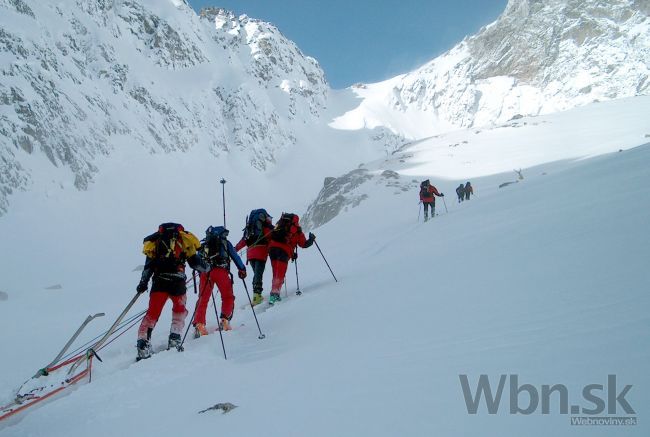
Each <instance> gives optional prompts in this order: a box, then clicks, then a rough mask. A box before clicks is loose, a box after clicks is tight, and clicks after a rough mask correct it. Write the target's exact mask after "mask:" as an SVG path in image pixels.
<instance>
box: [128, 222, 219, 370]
mask: <svg viewBox="0 0 650 437" xmlns="http://www.w3.org/2000/svg"><path fill="white" fill-rule="evenodd" d="M199 247H200V243H199V240H198V238H196V237H195V236H194V234H192V233H191V232H188V231H186V230H185V229H184V228H183V226H182V225H179V224H177V223H163V224H161V225H160V226H159V227H158V231H157V232H155V233H153V234H151V235H149V236H148V237H146V238H145V239H144V247H143V249H142V252H143V253H144V254H145V255H146V257H147V258H146V261H145V264H144V270H143V271H142V277H141V279H140V283H139V284H138V286H137V291H138V293H144V292H145V291H147V289H148V288H149V279H151V277H152V276H153V282H152V286H151V293H150V295H149V308H148V309H147V313H146V314H145V316H144V318H143V319H142V322H141V323H140V328H139V329H138V343H137V348H138V357H137V359H138V361H139V360H141V359H145V358H149V357H150V356H151V353H152V350H151V343H150V340H151V333H152V331H153V329H154V327H155V326H156V323H157V322H158V319H159V318H160V313H161V312H162V310H163V307H164V306H165V302H167V299H171V301H172V305H173V306H172V325H171V329H170V333H169V341H168V343H167V347H168V348H172V347H177V346H178V345H179V344H180V343H181V332H183V327H184V326H185V318H186V317H187V310H186V309H185V302H186V300H187V298H186V287H185V282H186V279H187V278H186V277H185V263H186V262H187V263H188V264H189V265H190V267H192V268H193V269H195V270H198V271H200V272H207V271H208V269H209V267H208V265H207V264H206V263H205V261H203V259H202V258H201V257H200V256H199V254H198V252H197V251H198V249H199Z"/></svg>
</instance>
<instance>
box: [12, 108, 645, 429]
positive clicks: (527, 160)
mask: <svg viewBox="0 0 650 437" xmlns="http://www.w3.org/2000/svg"><path fill="white" fill-rule="evenodd" d="M649 113H650V98H647V97H639V98H633V99H627V100H620V101H613V102H608V103H598V104H593V105H590V106H587V107H584V108H581V109H578V110H574V111H570V112H566V113H558V114H551V115H547V116H544V117H538V118H524V119H520V120H516V121H513V122H511V123H508V124H509V125H510V126H504V127H494V128H484V129H481V132H480V133H478V134H477V133H476V130H477V129H472V130H467V131H457V132H452V133H449V134H446V135H444V136H441V137H438V138H432V139H428V140H425V141H422V142H420V143H418V144H413V145H411V146H410V147H406V148H404V149H403V150H401V151H399V152H396V153H395V154H394V155H392V156H390V157H389V158H387V159H386V160H383V161H373V162H369V163H368V164H367V168H370V169H372V170H373V171H375V170H376V171H377V172H380V171H382V170H385V169H390V170H395V171H398V172H399V173H400V175H401V176H400V177H401V178H402V179H404V180H406V181H411V180H412V179H417V180H418V181H419V180H421V179H424V178H431V180H432V182H433V183H434V184H435V185H436V186H437V187H438V188H439V189H440V190H441V191H442V192H444V193H445V194H446V196H445V198H444V199H445V202H446V207H447V208H448V212H447V211H446V210H445V205H444V204H443V202H442V199H438V201H437V209H436V210H437V212H438V214H439V215H438V216H437V217H435V218H434V219H433V220H432V221H431V222H428V223H422V222H421V221H420V222H416V220H417V213H418V211H417V208H418V196H417V195H418V193H417V189H416V190H414V191H412V192H406V193H402V192H399V193H396V192H395V191H394V189H393V188H390V187H385V186H383V185H381V184H378V185H377V184H375V185H363V186H362V187H361V188H360V189H363V190H367V193H368V194H369V197H368V199H367V200H365V201H364V202H362V203H361V204H360V205H359V206H358V207H356V208H351V209H349V210H348V211H347V212H344V213H342V214H341V215H339V216H338V217H336V218H335V219H334V220H332V221H331V222H329V223H327V224H326V225H324V226H323V227H322V228H319V229H317V230H315V231H314V232H315V233H316V235H317V241H318V243H319V245H320V247H321V248H322V250H323V252H324V254H325V256H326V257H327V259H328V261H329V262H330V264H331V266H332V268H333V269H334V272H335V273H336V275H337V277H338V279H339V282H338V283H335V282H334V280H333V278H332V276H331V275H330V273H329V271H328V270H327V267H326V266H325V264H324V263H323V260H322V258H321V257H320V254H319V253H318V251H317V249H316V248H315V247H312V248H309V249H307V250H301V251H300V257H299V259H298V267H299V274H300V286H301V289H302V291H303V295H302V296H300V297H298V296H295V294H294V291H295V285H296V284H295V271H294V266H293V265H290V266H289V270H288V274H287V284H288V298H286V299H284V300H283V301H282V302H281V303H280V304H278V305H277V306H276V307H274V308H271V309H265V307H264V306H263V307H262V308H260V312H259V314H258V317H259V322H260V324H261V327H262V331H263V332H264V333H265V334H266V338H265V339H263V340H259V339H258V338H257V335H258V333H257V328H256V325H255V322H254V319H253V316H252V313H251V312H250V310H242V309H241V307H242V305H243V303H244V302H245V301H246V300H247V299H246V297H245V294H244V291H243V288H242V286H241V282H239V281H236V282H235V289H236V295H237V304H236V313H235V317H234V319H233V326H234V330H233V331H231V332H228V333H225V334H224V340H225V345H226V349H227V352H228V360H227V361H226V360H224V358H223V355H222V351H221V344H220V341H219V336H218V335H216V334H213V335H210V336H208V337H203V338H201V339H199V340H190V341H188V342H187V343H186V347H185V349H186V350H185V352H183V353H179V352H176V351H162V352H160V353H158V354H156V355H154V356H153V357H152V358H151V359H149V360H146V361H142V362H140V363H135V362H134V361H135V340H136V338H135V337H136V333H135V332H134V331H133V330H132V331H130V332H129V333H127V334H126V335H124V336H122V337H120V339H119V340H118V341H116V342H115V343H113V344H112V345H111V346H110V347H109V348H107V349H106V350H105V351H104V352H103V353H102V354H101V357H102V359H103V360H104V362H103V363H98V362H95V367H94V373H93V382H92V383H91V384H86V385H83V386H80V387H79V388H77V389H76V390H73V391H71V392H70V393H68V394H67V395H66V396H65V397H62V398H60V399H58V400H56V401H53V402H51V403H49V404H46V405H45V406H43V407H40V408H37V409H34V410H33V411H31V412H30V413H29V414H27V415H25V416H24V417H23V418H22V420H21V421H19V422H18V423H16V424H15V425H13V426H10V427H5V428H2V429H0V436H2V437H5V436H21V437H23V436H51V437H55V436H66V437H67V436H81V435H92V436H94V437H102V436H107V437H108V436H111V437H112V436H116V435H122V436H135V435H137V436H157V437H167V436H170V437H171V436H174V437H177V436H181V435H204V436H209V435H224V436H238V437H244V436H246V437H247V436H323V437H325V436H327V437H330V436H391V437H392V436H468V435H486V436H498V435H507V436H524V435H525V436H612V435H616V436H647V435H648V434H649V432H650V425H648V424H649V423H650V421H649V420H648V417H647V414H648V409H647V406H648V405H650V377H649V376H648V368H649V364H650V351H649V350H648V347H647V338H648V336H649V335H650V295H649V294H648V286H649V285H650V271H649V270H648V260H650V233H649V232H648V231H647V226H648V223H650V184H649V182H650V181H649V177H648V176H649V174H650V173H649V172H648V168H649V166H650V144H648V143H649V142H650V121H649V120H650V119H648V117H647V114H649ZM644 115H645V117H644ZM513 123H517V125H516V126H514V125H512V124H513ZM524 123H525V125H524ZM464 140H466V141H467V143H463V141H464ZM456 143H459V145H457V146H454V147H449V145H453V144H456ZM619 149H620V150H621V151H619ZM314 153H315V152H314ZM342 156H344V155H342ZM312 159H315V156H314V157H312ZM400 160H401V161H404V162H400ZM346 162H347V163H348V164H349V165H348V169H351V168H354V167H356V165H357V162H349V161H346V160H345V158H344V157H342V158H341V160H340V161H338V162H332V161H328V160H319V159H316V160H315V161H309V157H308V156H307V157H305V156H302V157H300V156H299V157H295V158H294V159H287V160H285V161H280V163H279V164H278V167H277V168H276V169H275V170H274V171H272V172H267V173H264V174H262V173H259V172H257V171H254V170H252V169H250V168H249V167H248V166H247V164H246V163H245V162H237V161H235V160H231V161H230V162H228V161H227V160H222V161H221V162H216V161H215V160H214V158H212V159H210V158H209V156H208V155H206V154H203V153H202V152H199V151H194V150H190V151H188V152H187V153H178V154H174V153H172V154H168V155H165V156H162V155H153V156H151V155H148V154H146V153H144V152H138V151H137V149H136V148H130V149H124V152H123V155H122V156H120V157H111V159H110V160H107V161H106V162H103V163H101V164H102V165H101V168H102V172H100V174H99V175H98V177H97V179H96V182H95V183H94V184H93V185H92V186H91V187H90V188H89V190H88V191H87V192H77V191H74V190H66V189H61V188H59V187H57V186H48V185H47V183H46V181H47V178H48V177H53V176H51V175H50V176H46V175H45V174H44V175H42V176H41V177H43V179H44V181H43V183H40V182H39V183H38V184H35V186H37V187H47V188H46V189H43V190H40V191H39V190H34V191H32V192H30V193H18V194H17V195H16V196H15V201H13V203H12V208H11V210H10V211H9V213H8V214H6V215H5V216H3V217H1V218H0V233H1V234H2V239H3V249H5V250H4V251H3V252H4V253H5V255H4V256H3V258H2V267H1V269H2V270H1V271H2V275H0V278H1V279H0V281H1V282H0V289H2V291H4V292H6V293H7V294H8V299H7V300H6V301H0V332H2V333H3V334H4V335H3V341H4V343H3V350H4V353H3V359H2V372H0V399H2V401H6V400H10V399H11V397H12V395H13V389H15V388H16V387H17V386H18V385H19V384H20V383H21V382H22V381H23V380H25V379H26V378H28V377H29V376H31V375H32V374H33V373H34V372H35V371H36V370H38V368H40V367H42V366H44V365H45V364H46V363H47V362H49V360H50V359H51V358H52V357H54V356H55V355H56V353H57V352H58V350H59V349H60V347H61V346H62V345H63V344H64V343H65V341H66V340H67V338H68V337H69V336H70V335H71V334H72V332H74V330H75V329H76V327H77V326H78V324H80V323H81V322H82V321H83V319H84V318H85V317H86V315H88V314H93V313H95V312H98V311H104V312H106V314H107V315H106V317H105V318H103V319H99V320H96V321H94V322H93V323H92V325H91V326H90V327H89V328H88V330H87V331H86V332H85V333H84V335H83V336H82V337H84V338H85V339H89V338H91V337H92V336H94V335H95V334H96V333H98V332H100V331H101V330H103V329H106V328H107V327H108V326H109V325H110V323H111V322H112V320H113V319H114V318H115V317H116V316H117V314H118V313H119V312H120V311H121V309H122V308H123V307H124V306H125V305H126V304H127V302H128V301H129V300H130V299H131V297H132V296H133V294H134V292H135V286H136V285H137V283H138V280H139V275H140V273H139V272H138V271H132V270H134V268H135V267H136V266H137V265H139V264H142V263H143V256H142V255H141V254H140V250H141V239H142V238H143V237H144V236H145V235H147V234H149V233H151V232H153V231H154V230H155V229H156V227H157V225H158V224H159V223H160V222H163V221H178V222H181V223H183V224H184V225H185V226H186V228H187V229H189V230H191V231H193V232H194V233H196V234H197V235H199V236H202V234H203V231H204V229H205V228H206V227H207V226H208V225H210V224H221V222H222V212H223V211H222V209H221V187H220V186H219V184H218V180H219V178H221V177H225V178H226V179H227V180H228V182H227V184H226V186H225V188H226V196H227V199H226V201H227V203H226V208H227V213H228V215H227V221H228V227H229V228H230V229H231V236H232V240H236V239H237V238H238V237H239V235H240V229H241V228H242V227H243V222H244V218H245V215H246V214H247V212H248V211H250V210H251V209H253V208H258V207H265V208H267V209H268V210H269V212H270V213H271V214H272V215H274V216H275V218H276V219H277V218H279V216H280V213H281V212H282V211H283V210H285V211H286V210H291V211H296V212H299V213H300V212H301V211H303V210H304V209H305V208H306V206H307V204H308V202H309V201H310V200H311V199H312V198H314V196H315V194H316V191H317V189H318V186H319V185H320V183H321V179H320V177H321V175H322V174H327V172H329V171H343V170H342V167H343V166H344V164H345V163H346ZM34 165H36V163H34ZM316 165H317V166H318V169H316V170H315V169H314V167H315V166H316ZM520 167H521V168H522V173H523V175H524V179H523V180H521V181H519V182H517V183H514V184H511V185H509V186H507V187H504V188H501V189H499V188H498V186H499V184H501V183H503V182H509V181H515V180H516V174H515V173H514V172H512V169H513V168H517V169H519V168H520ZM47 174H49V173H47ZM336 175H338V174H337V173H333V174H332V176H336ZM468 179H469V180H471V181H472V184H473V186H474V190H475V193H476V196H475V197H473V198H472V199H471V200H470V201H469V202H465V203H462V204H457V203H456V200H455V195H454V189H455V187H456V186H457V185H458V184H459V183H460V182H465V181H466V180H468ZM303 182H304V184H303ZM306 231H310V229H306ZM270 279H271V271H270V264H269V265H267V272H266V274H265V296H268V291H269V288H270ZM56 284H59V285H60V286H61V287H60V289H53V290H52V289H49V290H46V289H45V288H46V287H50V286H52V285H56ZM249 288H250V280H249ZM188 297H189V299H188V307H189V308H190V310H191V309H192V308H193V305H194V302H195V295H194V294H193V293H192V291H191V288H190V290H189V294H188ZM217 299H218V300H219V298H218V297H217ZM145 308H146V295H145V296H143V298H141V300H140V301H139V302H138V303H137V304H136V307H135V308H134V310H133V312H134V313H135V312H137V311H141V310H143V309H145ZM211 311H212V310H211V307H209V312H208V325H209V328H214V327H215V325H216V320H215V317H214V314H213V313H211ZM188 321H189V319H188ZM169 323H170V306H169V305H168V306H167V307H166V308H165V311H164V313H163V317H162V318H161V320H160V322H159V324H158V326H157V327H156V330H155V331H154V335H153V343H154V346H155V348H157V349H161V348H163V347H164V346H165V344H166V341H167V334H168V332H169V331H168V329H169ZM82 340H83V339H82ZM482 374H485V375H487V376H488V377H489V381H490V384H491V387H492V392H493V394H496V392H497V388H498V385H499V381H500V378H501V375H507V376H508V379H507V382H506V383H505V385H504V387H503V393H502V396H501V400H500V404H499V408H498V411H497V412H496V414H489V412H488V408H487V405H486V403H485V397H483V398H482V399H481V401H480V405H478V408H477V411H476V414H470V413H468V404H467V403H466V399H465V396H464V393H463V386H462V384H461V375H466V376H467V379H468V381H469V385H470V388H471V391H472V395H473V394H474V391H475V390H476V387H477V382H478V380H479V377H480V376H481V375H482ZM510 375H517V376H518V384H519V386H523V385H524V384H531V385H532V386H534V387H536V389H537V391H538V392H539V393H540V395H541V391H542V386H543V385H556V384H563V385H564V386H565V387H566V389H567V396H568V405H570V406H571V405H579V406H580V407H582V408H586V409H594V408H596V407H597V405H595V404H594V403H591V402H590V401H588V400H585V398H583V393H582V390H583V387H585V386H588V385H590V384H600V385H603V386H604V390H603V391H599V390H595V391H593V394H594V395H597V396H599V397H600V398H602V399H604V401H605V402H606V403H608V406H609V407H613V406H615V407H616V408H617V409H616V414H611V415H610V414H608V410H607V409H605V411H604V412H603V413H602V414H599V415H595V416H590V415H589V414H586V413H581V414H578V415H572V414H561V412H560V410H561V405H560V395H559V394H558V393H557V392H556V393H554V394H553V395H552V396H551V398H550V399H551V400H550V406H549V414H542V400H541V398H540V399H539V405H538V406H537V408H536V409H533V410H534V411H532V414H511V413H510V411H511V407H512V406H511V402H510V401H511V394H510V390H511V386H510V381H511V379H510ZM609 375H615V376H616V381H617V382H616V384H617V386H616V388H615V392H616V394H615V395H614V398H615V397H616V396H618V395H619V394H621V392H623V391H624V388H625V387H626V386H627V385H631V386H632V387H631V388H630V389H629V390H628V391H627V392H626V393H624V394H623V395H622V396H623V397H622V399H623V401H625V402H627V404H628V405H629V406H630V407H631V408H632V409H633V410H634V411H635V413H634V414H629V413H627V412H626V411H625V410H624V408H623V404H622V402H617V401H616V400H615V399H614V401H612V397H611V396H612V395H611V393H607V387H608V383H609V380H608V378H609ZM515 388H516V387H515ZM609 388H610V391H611V389H612V388H613V387H611V384H610V387H609ZM608 396H609V397H608ZM227 402H230V403H232V404H234V405H236V406H237V408H235V409H234V410H232V411H230V412H228V413H227V414H222V413H221V412H220V411H207V412H206V413H204V414H198V412H199V411H200V410H204V409H206V408H209V407H211V406H213V405H215V404H217V403H227ZM471 403H472V402H470V404H471ZM529 404H530V402H529V397H528V394H527V392H525V391H522V392H521V394H520V395H519V396H518V406H519V408H520V410H524V409H526V408H527V407H528V406H529ZM470 407H471V405H470ZM583 416H584V417H609V416H616V417H625V418H627V419H629V418H633V417H634V418H637V419H638V423H637V424H636V425H631V426H595V425H591V426H575V425H571V419H572V418H573V417H583Z"/></svg>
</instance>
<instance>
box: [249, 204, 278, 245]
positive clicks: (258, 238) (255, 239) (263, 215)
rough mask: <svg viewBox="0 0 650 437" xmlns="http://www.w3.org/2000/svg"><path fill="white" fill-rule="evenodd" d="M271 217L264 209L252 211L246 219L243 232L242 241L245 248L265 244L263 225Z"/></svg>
mask: <svg viewBox="0 0 650 437" xmlns="http://www.w3.org/2000/svg"><path fill="white" fill-rule="evenodd" d="M270 217H271V216H270V215H269V213H268V212H266V210H265V209H263V208H260V209H254V210H252V211H251V213H250V214H249V215H248V217H246V227H245V228H244V229H243V230H244V240H246V245H247V246H254V245H256V244H265V243H266V241H265V238H264V225H265V224H266V221H267V219H269V218H270Z"/></svg>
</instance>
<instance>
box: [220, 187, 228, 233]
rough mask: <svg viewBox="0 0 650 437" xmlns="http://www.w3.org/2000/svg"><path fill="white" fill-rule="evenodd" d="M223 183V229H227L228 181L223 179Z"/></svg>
mask: <svg viewBox="0 0 650 437" xmlns="http://www.w3.org/2000/svg"><path fill="white" fill-rule="evenodd" d="M219 183H221V199H222V202H223V227H224V228H225V227H226V180H225V179H224V178H221V180H220V181H219Z"/></svg>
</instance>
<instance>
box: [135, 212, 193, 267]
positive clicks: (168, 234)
mask: <svg viewBox="0 0 650 437" xmlns="http://www.w3.org/2000/svg"><path fill="white" fill-rule="evenodd" d="M184 231H185V229H184V228H183V225H180V224H178V223H163V224H161V225H160V226H158V231H157V232H154V233H153V234H151V235H149V236H147V237H145V239H144V249H143V252H144V253H145V255H147V256H148V257H150V258H153V259H155V260H156V269H157V270H159V271H161V272H174V271H177V270H179V267H180V266H183V265H184V264H185V250H184V249H185V248H184V244H183V243H184V242H183V237H182V234H181V232H184Z"/></svg>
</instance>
